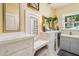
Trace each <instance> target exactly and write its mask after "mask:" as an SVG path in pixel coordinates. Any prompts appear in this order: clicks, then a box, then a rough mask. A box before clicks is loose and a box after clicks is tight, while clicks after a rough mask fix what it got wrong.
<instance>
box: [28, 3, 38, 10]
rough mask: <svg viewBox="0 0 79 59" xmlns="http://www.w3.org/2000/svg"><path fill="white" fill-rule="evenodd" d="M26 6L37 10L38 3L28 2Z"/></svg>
mask: <svg viewBox="0 0 79 59" xmlns="http://www.w3.org/2000/svg"><path fill="white" fill-rule="evenodd" d="M27 5H28V7H31V8H34V9H36V10H38V11H39V3H28V4H27Z"/></svg>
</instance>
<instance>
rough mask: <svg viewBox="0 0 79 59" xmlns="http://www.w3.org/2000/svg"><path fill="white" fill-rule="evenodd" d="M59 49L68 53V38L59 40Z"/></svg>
mask: <svg viewBox="0 0 79 59" xmlns="http://www.w3.org/2000/svg"><path fill="white" fill-rule="evenodd" d="M60 48H61V49H64V50H67V51H70V38H69V37H63V36H62V38H60Z"/></svg>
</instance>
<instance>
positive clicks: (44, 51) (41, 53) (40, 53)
mask: <svg viewBox="0 0 79 59" xmlns="http://www.w3.org/2000/svg"><path fill="white" fill-rule="evenodd" d="M57 53H58V51H57ZM35 56H49V55H48V46H44V47H43V48H41V49H39V50H38V51H36V53H35ZM53 56H58V55H56V54H53Z"/></svg>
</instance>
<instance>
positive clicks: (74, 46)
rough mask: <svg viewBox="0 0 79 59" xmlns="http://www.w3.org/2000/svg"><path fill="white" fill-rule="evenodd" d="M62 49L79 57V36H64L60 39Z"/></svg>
mask: <svg viewBox="0 0 79 59" xmlns="http://www.w3.org/2000/svg"><path fill="white" fill-rule="evenodd" d="M60 49H64V50H66V51H68V52H71V53H74V54H77V55H79V36H78V35H68V34H62V35H61V39H60Z"/></svg>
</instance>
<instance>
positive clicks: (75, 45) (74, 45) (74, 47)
mask: <svg viewBox="0 0 79 59" xmlns="http://www.w3.org/2000/svg"><path fill="white" fill-rule="evenodd" d="M70 40H71V52H72V53H75V54H78V55H79V39H78V38H71V39H70Z"/></svg>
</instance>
